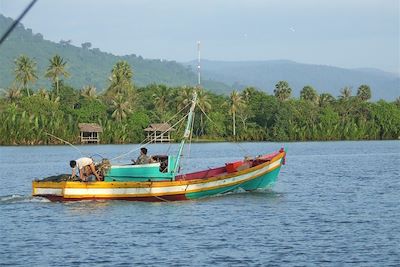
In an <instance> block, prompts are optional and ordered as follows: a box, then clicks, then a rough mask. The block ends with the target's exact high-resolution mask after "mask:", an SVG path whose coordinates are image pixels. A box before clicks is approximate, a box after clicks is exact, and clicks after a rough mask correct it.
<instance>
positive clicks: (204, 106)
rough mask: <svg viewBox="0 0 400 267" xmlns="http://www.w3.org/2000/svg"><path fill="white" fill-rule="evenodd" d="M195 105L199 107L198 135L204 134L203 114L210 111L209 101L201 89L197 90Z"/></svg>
mask: <svg viewBox="0 0 400 267" xmlns="http://www.w3.org/2000/svg"><path fill="white" fill-rule="evenodd" d="M197 105H198V106H199V107H200V109H201V112H200V134H203V133H204V122H203V112H204V113H206V114H207V113H208V112H209V111H210V110H211V99H210V97H209V95H208V94H207V92H205V91H204V90H203V89H198V90H197Z"/></svg>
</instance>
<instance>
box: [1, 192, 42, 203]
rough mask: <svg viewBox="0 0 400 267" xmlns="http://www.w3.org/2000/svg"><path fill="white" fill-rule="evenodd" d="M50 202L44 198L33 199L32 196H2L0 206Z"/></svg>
mask: <svg viewBox="0 0 400 267" xmlns="http://www.w3.org/2000/svg"><path fill="white" fill-rule="evenodd" d="M40 202H50V200H48V199H46V198H42V197H33V196H30V195H26V196H23V195H15V194H14V195H6V196H0V205H4V204H16V203H40Z"/></svg>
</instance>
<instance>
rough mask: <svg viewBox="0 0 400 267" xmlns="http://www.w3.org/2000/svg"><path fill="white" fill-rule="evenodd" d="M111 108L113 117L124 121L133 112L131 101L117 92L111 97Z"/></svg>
mask: <svg viewBox="0 0 400 267" xmlns="http://www.w3.org/2000/svg"><path fill="white" fill-rule="evenodd" d="M111 108H112V110H113V112H112V114H111V117H112V118H114V119H115V120H117V121H122V120H123V119H125V118H126V117H127V116H128V115H129V114H130V113H132V109H131V105H130V103H129V101H127V100H126V98H125V97H124V96H123V95H122V94H117V95H116V96H114V98H113V99H111Z"/></svg>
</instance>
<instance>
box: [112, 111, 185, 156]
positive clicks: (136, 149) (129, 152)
mask: <svg viewBox="0 0 400 267" xmlns="http://www.w3.org/2000/svg"><path fill="white" fill-rule="evenodd" d="M188 115H189V114H186V115H185V116H184V117H182V119H180V120H179V121H178V122H177V123H175V124H174V125H172V126H170V127H169V128H168V129H167V130H165V131H164V132H162V133H161V134H160V135H156V136H155V138H157V137H160V136H161V135H163V134H165V133H166V132H168V131H169V130H170V129H172V128H174V127H175V126H176V125H178V124H179V123H181V121H183V120H184V119H186V117H187V116H188ZM146 140H147V138H146V139H145V140H143V141H142V142H141V143H140V144H139V147H137V148H134V149H132V150H130V151H128V152H126V153H124V154H121V155H119V156H117V157H115V158H112V159H110V160H116V159H119V158H123V157H125V156H127V155H129V154H131V153H133V152H135V151H138V150H139V149H140V146H142V145H148V144H150V143H151V142H152V140H150V141H148V142H147V143H144V142H145V141H146Z"/></svg>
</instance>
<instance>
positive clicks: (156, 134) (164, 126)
mask: <svg viewBox="0 0 400 267" xmlns="http://www.w3.org/2000/svg"><path fill="white" fill-rule="evenodd" d="M144 131H145V132H147V140H148V141H150V142H152V143H169V142H171V141H173V139H171V132H172V131H175V129H174V128H171V125H169V124H168V123H152V124H150V126H149V127H147V128H146V129H144Z"/></svg>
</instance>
